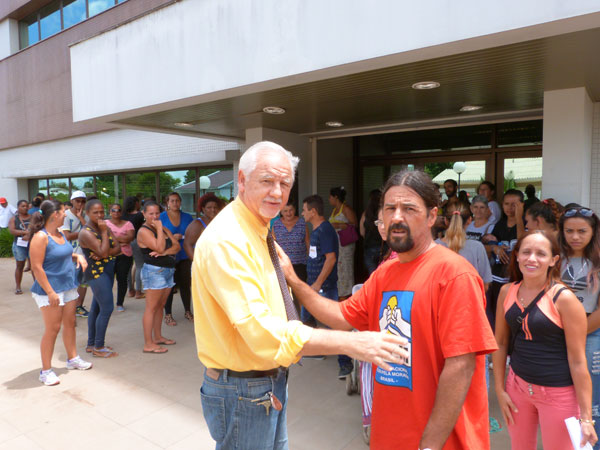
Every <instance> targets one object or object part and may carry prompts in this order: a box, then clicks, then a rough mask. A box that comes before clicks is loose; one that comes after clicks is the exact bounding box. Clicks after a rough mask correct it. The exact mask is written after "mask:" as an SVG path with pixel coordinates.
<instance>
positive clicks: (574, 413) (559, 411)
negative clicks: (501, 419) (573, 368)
mask: <svg viewBox="0 0 600 450" xmlns="http://www.w3.org/2000/svg"><path fill="white" fill-rule="evenodd" d="M506 392H507V393H508V395H509V396H510V398H511V399H512V401H513V403H514V404H515V406H516V407H517V410H518V411H519V412H518V413H514V412H513V419H514V421H515V424H514V425H509V426H508V434H510V442H511V448H512V450H535V449H536V448H537V430H538V425H540V427H541V429H542V443H543V444H544V450H566V449H570V448H572V445H571V440H570V439H569V433H568V432H567V427H566V425H565V419H566V418H568V417H579V405H578V404H577V397H576V396H575V388H574V387H573V386H567V387H545V386H538V385H537V384H530V383H527V381H525V380H523V379H522V378H519V377H518V376H517V375H515V373H514V372H513V371H512V369H511V370H510V371H509V373H508V378H507V379H506Z"/></svg>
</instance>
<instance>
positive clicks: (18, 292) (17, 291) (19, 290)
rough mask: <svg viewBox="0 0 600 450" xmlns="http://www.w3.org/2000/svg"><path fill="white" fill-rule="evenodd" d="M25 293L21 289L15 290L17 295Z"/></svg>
mask: <svg viewBox="0 0 600 450" xmlns="http://www.w3.org/2000/svg"><path fill="white" fill-rule="evenodd" d="M21 294H23V291H22V290H21V289H15V295H21Z"/></svg>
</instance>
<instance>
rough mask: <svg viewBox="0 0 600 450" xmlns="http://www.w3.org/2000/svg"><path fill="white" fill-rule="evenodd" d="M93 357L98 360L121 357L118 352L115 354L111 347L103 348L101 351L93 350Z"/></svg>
mask: <svg viewBox="0 0 600 450" xmlns="http://www.w3.org/2000/svg"><path fill="white" fill-rule="evenodd" d="M92 355H93V356H95V357H97V358H113V357H115V356H119V354H118V353H117V352H114V351H113V350H112V349H111V348H110V347H102V348H101V349H96V348H93V349H92Z"/></svg>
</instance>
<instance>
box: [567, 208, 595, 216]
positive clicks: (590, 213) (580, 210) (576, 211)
mask: <svg viewBox="0 0 600 450" xmlns="http://www.w3.org/2000/svg"><path fill="white" fill-rule="evenodd" d="M577 214H580V215H582V216H583V217H592V216H593V215H594V211H592V210H591V209H588V208H573V209H569V210H567V211H565V217H573V216H575V215H577Z"/></svg>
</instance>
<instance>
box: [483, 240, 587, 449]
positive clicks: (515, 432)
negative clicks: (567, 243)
mask: <svg viewBox="0 0 600 450" xmlns="http://www.w3.org/2000/svg"><path fill="white" fill-rule="evenodd" d="M510 273H511V280H512V281H513V283H510V284H506V285H504V286H503V287H502V289H501V290H500V296H499V298H498V311H497V313H496V341H497V342H498V347H499V349H498V351H497V352H495V353H494V354H493V355H492V360H493V363H494V382H495V388H496V396H497V397H498V405H499V406H500V410H501V411H502V415H503V416H504V421H505V422H506V424H507V426H508V433H509V434H510V440H511V447H512V449H513V450H535V449H536V448H537V434H538V427H540V428H541V431H542V441H543V445H544V449H546V450H565V449H567V448H572V444H571V438H570V436H569V432H568V431H567V427H566V425H565V419H567V418H569V417H576V418H579V422H580V424H581V431H582V439H581V445H582V446H583V445H585V443H586V442H589V443H590V444H592V445H594V444H595V443H596V442H597V440H598V437H597V436H596V432H595V430H594V421H593V420H592V411H591V409H592V408H591V394H592V383H591V381H590V375H589V373H588V371H587V365H586V360H585V335H586V329H587V326H586V318H585V310H584V308H583V306H582V305H581V302H580V301H579V300H578V299H577V298H576V297H575V295H574V294H573V293H572V292H571V291H570V290H569V289H567V288H566V287H565V286H564V285H563V284H562V283H560V281H559V276H560V250H559V246H558V242H557V241H556V238H555V237H554V235H552V234H546V233H544V232H543V231H534V232H531V233H528V234H526V235H525V236H523V237H521V238H520V239H519V240H518V241H517V244H516V245H515V248H514V250H513V252H512V255H511V263H510ZM507 355H510V370H509V373H508V377H506V381H505V375H506V373H505V372H506V360H507Z"/></svg>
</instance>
